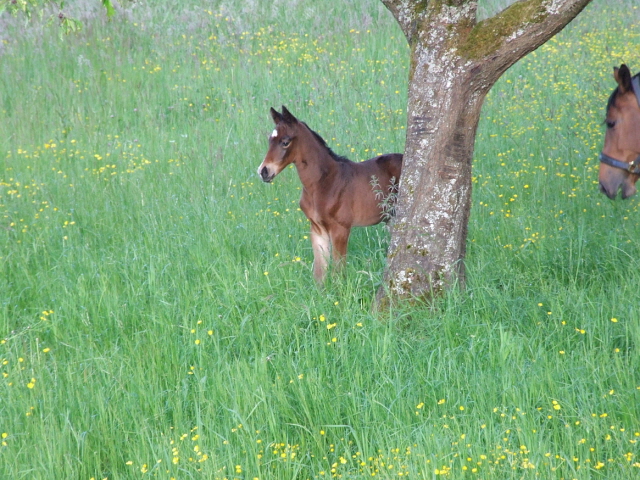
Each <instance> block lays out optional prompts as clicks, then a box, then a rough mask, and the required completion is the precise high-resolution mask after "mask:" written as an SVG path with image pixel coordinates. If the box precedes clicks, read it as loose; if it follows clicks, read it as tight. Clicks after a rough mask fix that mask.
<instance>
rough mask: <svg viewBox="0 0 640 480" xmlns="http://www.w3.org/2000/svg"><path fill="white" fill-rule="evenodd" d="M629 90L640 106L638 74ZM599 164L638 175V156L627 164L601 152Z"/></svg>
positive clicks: (639, 162)
mask: <svg viewBox="0 0 640 480" xmlns="http://www.w3.org/2000/svg"><path fill="white" fill-rule="evenodd" d="M631 89H632V90H633V93H635V95H636V100H637V101H638V106H640V74H637V75H636V76H635V77H633V78H632V79H631ZM600 163H604V164H605V165H609V166H611V167H615V168H620V169H622V170H625V171H627V172H629V173H631V174H633V175H640V155H638V156H637V157H636V159H635V160H634V161H633V162H631V163H627V162H622V161H620V160H617V159H615V158H613V157H610V156H609V155H605V154H604V153H602V152H601V153H600Z"/></svg>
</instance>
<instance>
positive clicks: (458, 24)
mask: <svg viewBox="0 0 640 480" xmlns="http://www.w3.org/2000/svg"><path fill="white" fill-rule="evenodd" d="M382 1H383V3H384V4H385V5H386V6H387V8H389V10H390V11H391V12H392V13H393V14H394V16H395V17H396V19H397V20H398V23H399V24H400V27H401V28H402V30H403V32H404V33H405V35H406V37H407V40H408V41H409V44H410V46H411V69H410V77H409V96H408V107H407V121H408V126H407V140H406V146H405V152H404V160H403V167H402V177H401V180H400V189H399V194H398V205H397V208H396V218H395V221H394V224H393V226H392V230H391V243H390V245H389V253H388V257H387V261H388V264H387V270H386V272H385V277H384V281H383V285H382V287H381V289H380V291H379V292H378V302H379V303H380V302H381V301H384V300H386V299H387V298H388V297H391V298H392V299H393V298H398V297H414V298H415V297H425V296H426V297H431V296H433V295H435V294H438V293H439V292H441V291H442V290H443V289H445V288H447V287H449V286H451V285H452V284H454V283H456V282H457V283H459V284H462V285H464V281H465V272H464V263H463V259H464V256H465V250H466V239H467V225H468V220H469V213H470V208H471V161H472V158H473V146H474V141H475V136H476V129H477V126H478V120H479V118H480V111H481V108H482V103H483V101H484V98H485V96H486V94H487V92H489V90H490V89H491V87H492V86H493V85H494V84H495V82H496V81H497V80H498V78H500V76H501V75H502V74H503V73H504V72H505V71H506V70H507V69H508V68H509V67H510V66H511V65H513V64H514V63H515V62H516V61H517V60H518V59H520V58H522V57H523V56H524V55H525V54H527V53H529V52H531V51H533V50H534V49H536V48H537V47H539V46H540V45H542V44H543V43H544V42H546V41H547V40H548V39H549V38H551V37H552V36H553V35H554V34H555V33H557V32H558V31H560V30H561V29H562V28H563V27H564V26H565V25H566V24H567V23H568V22H569V21H570V20H571V19H572V18H574V17H575V16H576V15H577V14H578V13H579V12H580V11H581V10H582V9H583V8H584V7H585V6H586V5H587V4H588V3H589V2H590V1H591V0H524V1H520V2H517V3H515V4H513V5H511V6H509V7H508V8H506V9H505V10H503V11H502V12H501V13H499V14H497V15H496V16H495V17H492V18H490V19H487V20H484V21H482V22H479V23H478V22H477V21H476V11H477V2H476V1H475V0H447V1H445V0H426V1H425V0H382Z"/></svg>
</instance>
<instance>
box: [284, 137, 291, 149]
mask: <svg viewBox="0 0 640 480" xmlns="http://www.w3.org/2000/svg"><path fill="white" fill-rule="evenodd" d="M289 145H291V140H289V139H288V138H285V139H284V140H282V148H287V147H288V146H289Z"/></svg>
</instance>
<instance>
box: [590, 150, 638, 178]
mask: <svg viewBox="0 0 640 480" xmlns="http://www.w3.org/2000/svg"><path fill="white" fill-rule="evenodd" d="M600 162H601V163H604V164H606V165H610V166H612V167H615V168H620V169H622V170H625V171H627V172H629V173H632V174H633V175H640V155H638V156H637V157H636V159H635V160H634V161H633V162H631V163H627V162H621V161H620V160H616V159H615V158H612V157H610V156H609V155H605V154H604V153H601V154H600Z"/></svg>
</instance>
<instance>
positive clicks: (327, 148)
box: [300, 122, 351, 163]
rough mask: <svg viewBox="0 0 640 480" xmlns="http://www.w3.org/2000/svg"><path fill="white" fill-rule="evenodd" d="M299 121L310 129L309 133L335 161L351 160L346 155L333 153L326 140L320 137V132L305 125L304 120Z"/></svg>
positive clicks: (344, 161)
mask: <svg viewBox="0 0 640 480" xmlns="http://www.w3.org/2000/svg"><path fill="white" fill-rule="evenodd" d="M300 123H302V124H303V125H304V126H305V127H307V128H308V129H309V131H310V132H311V133H313V136H314V137H315V139H316V140H317V141H318V143H319V144H320V145H322V146H323V147H324V148H325V149H326V150H327V153H329V155H330V156H331V158H333V159H334V160H335V161H336V162H343V163H346V162H350V161H351V160H349V159H348V158H347V157H343V156H342V155H338V154H337V153H335V152H334V151H333V150H331V148H329V145H327V142H325V141H324V138H322V137H321V136H320V134H319V133H317V132H316V131H315V130H312V129H311V128H310V127H309V125H307V124H306V123H304V122H300Z"/></svg>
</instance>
